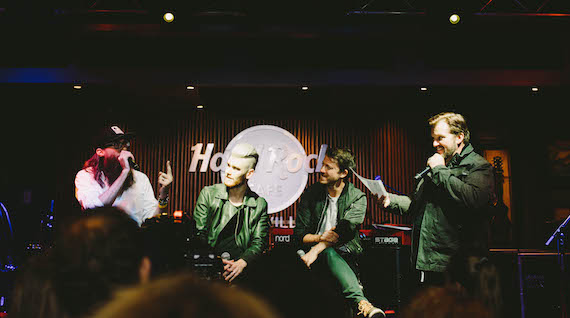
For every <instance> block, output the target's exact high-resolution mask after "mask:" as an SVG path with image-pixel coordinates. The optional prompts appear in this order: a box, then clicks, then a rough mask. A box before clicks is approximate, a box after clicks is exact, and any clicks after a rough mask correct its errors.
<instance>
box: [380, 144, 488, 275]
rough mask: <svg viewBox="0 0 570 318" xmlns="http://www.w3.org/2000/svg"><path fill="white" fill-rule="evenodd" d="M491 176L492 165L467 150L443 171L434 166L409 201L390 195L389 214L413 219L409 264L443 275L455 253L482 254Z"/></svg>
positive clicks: (471, 149)
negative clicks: (410, 262) (460, 250)
mask: <svg viewBox="0 0 570 318" xmlns="http://www.w3.org/2000/svg"><path fill="white" fill-rule="evenodd" d="M493 186H494V175H493V168H492V166H491V164H489V163H488V162H487V160H485V158H483V157H481V156H480V155H478V154H476V153H475V152H474V149H473V146H472V145H471V144H468V145H467V146H466V147H465V148H464V149H463V151H462V152H461V154H456V155H455V156H454V157H453V158H452V159H451V161H450V162H449V164H448V165H447V166H438V167H435V168H433V169H432V170H431V172H429V173H428V175H427V176H426V177H425V178H423V179H421V180H420V181H419V182H418V184H417V185H416V190H415V191H414V194H413V196H412V197H411V198H410V197H407V196H401V195H395V194H389V197H390V205H389V206H388V208H387V210H388V211H390V212H395V213H400V214H406V213H409V214H411V215H412V217H413V219H414V221H413V223H414V227H413V232H412V264H415V267H416V269H419V270H424V271H435V272H443V271H445V269H446V267H447V265H448V263H449V260H450V258H451V256H452V255H453V254H455V253H456V252H457V251H458V250H459V249H462V250H466V251H469V252H473V253H485V254H486V253H487V252H488V247H487V239H488V238H487V232H488V223H489V218H490V208H491V206H492V193H493V191H494V190H493Z"/></svg>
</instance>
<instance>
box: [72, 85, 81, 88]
mask: <svg viewBox="0 0 570 318" xmlns="http://www.w3.org/2000/svg"><path fill="white" fill-rule="evenodd" d="M73 88H74V89H81V85H73Z"/></svg>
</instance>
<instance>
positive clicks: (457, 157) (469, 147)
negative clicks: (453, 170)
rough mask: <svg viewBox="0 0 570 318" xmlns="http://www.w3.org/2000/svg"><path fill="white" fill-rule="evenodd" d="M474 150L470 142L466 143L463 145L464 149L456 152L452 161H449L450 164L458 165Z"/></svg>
mask: <svg viewBox="0 0 570 318" xmlns="http://www.w3.org/2000/svg"><path fill="white" fill-rule="evenodd" d="M473 151H474V149H473V146H472V145H471V144H470V143H469V144H467V145H465V147H463V150H461V153H458V154H455V155H454V156H453V158H451V162H450V163H449V165H450V166H456V165H458V164H459V163H460V162H461V161H462V160H463V158H465V157H467V155H469V154H470V153H472V152H473Z"/></svg>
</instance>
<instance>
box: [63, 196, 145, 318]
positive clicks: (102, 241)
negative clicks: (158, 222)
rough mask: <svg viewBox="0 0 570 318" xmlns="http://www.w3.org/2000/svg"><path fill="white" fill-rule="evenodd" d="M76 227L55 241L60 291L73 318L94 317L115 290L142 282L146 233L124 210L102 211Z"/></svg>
mask: <svg viewBox="0 0 570 318" xmlns="http://www.w3.org/2000/svg"><path fill="white" fill-rule="evenodd" d="M86 213H87V214H85V215H83V216H82V217H80V218H79V219H78V220H76V221H75V222H73V223H71V224H70V226H69V227H68V228H66V229H65V230H64V231H63V232H62V234H61V236H60V237H58V239H57V240H56V243H55V248H54V252H55V262H56V268H57V274H56V290H57V293H58V295H59V296H60V298H61V301H62V306H63V307H64V309H65V311H66V312H67V313H68V314H69V315H70V316H71V317H80V316H82V315H84V314H87V313H89V311H90V310H92V309H93V308H94V307H95V306H96V305H99V304H102V303H104V302H106V301H107V300H109V299H110V298H111V294H112V292H113V291H114V290H115V289H117V288H119V287H122V286H128V285H132V284H135V283H138V281H139V267H140V264H141V261H142V259H143V257H144V251H143V246H142V233H141V230H140V228H139V226H138V224H137V222H136V221H135V220H134V219H132V218H131V217H130V216H129V215H127V214H126V213H125V212H123V210H121V209H119V208H115V207H102V208H96V209H93V210H87V211H86Z"/></svg>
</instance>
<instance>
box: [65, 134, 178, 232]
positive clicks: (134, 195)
mask: <svg viewBox="0 0 570 318" xmlns="http://www.w3.org/2000/svg"><path fill="white" fill-rule="evenodd" d="M132 138H133V134H131V133H127V134H125V133H124V132H123V130H121V128H119V127H118V126H111V127H106V128H105V129H104V130H103V131H102V133H101V135H100V136H99V137H98V140H97V144H96V149H95V154H94V155H93V157H91V159H89V160H87V161H86V162H85V164H84V165H83V169H82V170H80V171H79V172H78V173H77V175H76V176H75V197H76V198H77V201H79V204H81V207H82V208H83V210H86V209H92V208H95V207H102V206H115V207H118V208H120V209H122V210H123V211H125V212H126V213H127V214H129V215H130V216H131V217H132V218H133V219H134V220H135V221H137V223H138V224H139V226H141V224H142V223H143V222H144V221H145V220H146V219H149V218H152V217H154V216H156V215H160V214H161V213H162V212H166V207H167V205H168V190H169V189H170V186H171V184H172V180H173V177H172V169H171V167H170V161H168V162H167V163H166V165H167V170H166V173H164V172H159V174H158V184H159V185H160V188H159V190H158V193H159V194H158V200H157V199H156V198H155V197H154V190H153V189H152V185H151V184H150V181H149V179H148V177H147V176H146V175H145V174H144V173H142V172H140V171H137V170H135V169H133V165H134V157H133V154H132V153H131V152H130V151H128V148H129V146H130V140H131V139H132Z"/></svg>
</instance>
